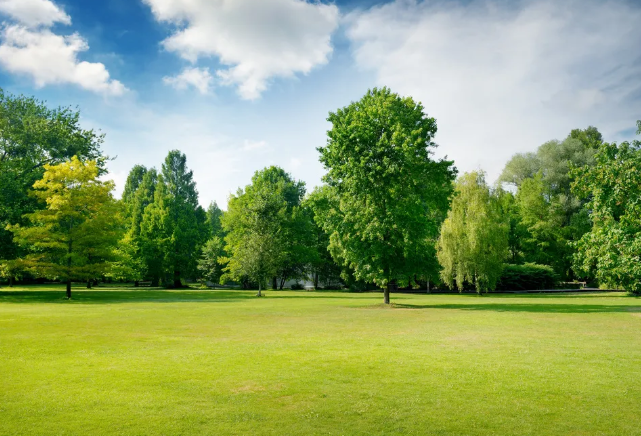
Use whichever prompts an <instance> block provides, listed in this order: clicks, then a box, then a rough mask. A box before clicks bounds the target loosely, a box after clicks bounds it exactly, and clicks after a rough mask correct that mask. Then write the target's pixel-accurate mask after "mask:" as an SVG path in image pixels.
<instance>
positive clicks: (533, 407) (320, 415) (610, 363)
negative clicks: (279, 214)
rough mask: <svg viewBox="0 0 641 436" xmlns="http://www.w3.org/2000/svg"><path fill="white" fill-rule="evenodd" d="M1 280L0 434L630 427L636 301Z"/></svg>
mask: <svg viewBox="0 0 641 436" xmlns="http://www.w3.org/2000/svg"><path fill="white" fill-rule="evenodd" d="M254 294H255V292H250V291H201V290H195V289H194V290H180V291H166V290H159V289H149V288H142V289H136V288H122V287H120V288H98V289H94V290H91V291H88V290H84V289H82V288H77V289H74V297H73V299H72V300H71V301H67V300H65V299H64V291H63V288H62V287H47V286H42V287H29V288H28V289H25V288H13V289H9V288H2V289H0V380H1V385H0V388H1V389H0V434H2V435H13V434H16V435H17V434H38V435H48V434H83V435H86V434H122V435H143V434H145V435H148V434H172V435H173V434H197V435H208V434H211V435H221V434H261V435H262V434H268V435H291V434H335V435H369V434H416V435H424V434H457V435H458V434H533V435H534V434H535V435H541V434H577V435H578V434H611V435H629V434H641V430H640V429H641V413H640V412H641V377H639V374H640V372H641V334H640V333H641V300H640V299H638V298H633V297H627V296H625V295H624V294H581V295H579V294H570V295H547V294H543V295H493V296H492V295H491V296H484V297H476V296H472V295H402V294H394V295H393V296H392V297H393V298H392V301H393V302H394V303H395V306H394V307H393V308H382V307H381V305H380V303H381V301H382V295H381V294H371V293H368V294H352V293H341V292H304V291H302V292H272V291H267V293H266V295H267V296H266V297H265V298H261V299H259V298H255V297H254Z"/></svg>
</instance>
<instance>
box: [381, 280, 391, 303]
mask: <svg viewBox="0 0 641 436" xmlns="http://www.w3.org/2000/svg"><path fill="white" fill-rule="evenodd" d="M391 285H392V284H391V283H387V286H385V289H384V290H383V298H384V300H385V304H389V292H390V286H391Z"/></svg>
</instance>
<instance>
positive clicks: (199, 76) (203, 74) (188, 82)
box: [163, 68, 213, 95]
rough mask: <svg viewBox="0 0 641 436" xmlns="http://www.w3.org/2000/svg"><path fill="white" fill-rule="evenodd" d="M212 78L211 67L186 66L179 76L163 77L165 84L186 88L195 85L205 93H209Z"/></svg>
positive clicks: (181, 88)
mask: <svg viewBox="0 0 641 436" xmlns="http://www.w3.org/2000/svg"><path fill="white" fill-rule="evenodd" d="M212 80H213V78H212V76H211V74H210V73H209V68H185V69H184V70H183V71H182V73H180V74H179V75H177V76H174V77H164V78H163V82H165V84H167V85H171V86H173V87H174V88H176V89H180V90H184V89H187V88H188V87H190V86H193V87H194V88H196V89H197V90H198V91H199V92H200V93H201V94H203V95H205V94H209V92H210V90H211V82H212Z"/></svg>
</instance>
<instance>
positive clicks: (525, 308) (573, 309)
mask: <svg viewBox="0 0 641 436" xmlns="http://www.w3.org/2000/svg"><path fill="white" fill-rule="evenodd" d="M394 307H395V308H398V309H449V310H470V311H492V312H531V313H612V312H629V313H641V307H635V306H625V305H621V306H619V305H612V304H528V303H505V304H493V303H489V304H488V303H486V304H484V303H481V304H398V303H396V304H394Z"/></svg>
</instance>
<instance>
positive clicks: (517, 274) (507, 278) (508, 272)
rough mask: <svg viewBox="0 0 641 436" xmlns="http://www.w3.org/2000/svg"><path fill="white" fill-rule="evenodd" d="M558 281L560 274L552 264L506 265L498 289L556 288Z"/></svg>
mask: <svg viewBox="0 0 641 436" xmlns="http://www.w3.org/2000/svg"><path fill="white" fill-rule="evenodd" d="M558 282H559V276H558V275H557V274H556V273H555V272H554V270H553V269H552V267H551V266H547V265H537V264H535V263H526V264H525V265H505V268H503V273H502V274H501V278H500V279H499V281H498V283H497V285H496V289H497V290H500V291H526V290H535V289H554V288H555V286H556V284H557V283H558Z"/></svg>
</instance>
